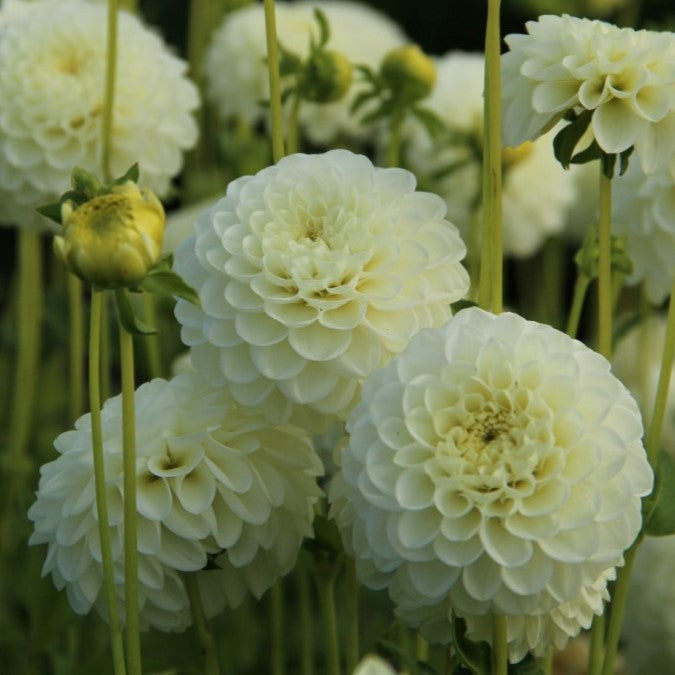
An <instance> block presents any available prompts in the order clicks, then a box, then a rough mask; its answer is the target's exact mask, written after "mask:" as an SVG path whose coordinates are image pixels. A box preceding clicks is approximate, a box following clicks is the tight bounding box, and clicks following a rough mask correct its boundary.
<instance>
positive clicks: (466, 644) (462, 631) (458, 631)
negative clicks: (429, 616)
mask: <svg viewBox="0 0 675 675" xmlns="http://www.w3.org/2000/svg"><path fill="white" fill-rule="evenodd" d="M450 626H451V629H452V643H453V645H454V647H455V650H456V652H457V658H458V659H459V661H460V662H461V664H462V665H463V666H464V667H465V668H467V670H469V672H471V673H472V674H473V675H490V672H491V670H492V656H491V654H490V646H489V645H488V644H487V643H486V642H473V641H471V640H469V639H467V637H466V622H465V621H464V619H461V618H460V617H458V616H455V615H453V617H452V622H451V624H450Z"/></svg>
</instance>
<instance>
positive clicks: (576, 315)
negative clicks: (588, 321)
mask: <svg viewBox="0 0 675 675" xmlns="http://www.w3.org/2000/svg"><path fill="white" fill-rule="evenodd" d="M590 283H591V280H590V279H589V278H588V277H587V276H586V275H585V274H584V273H583V272H581V271H579V274H578V276H577V280H576V283H575V284H574V296H573V298H572V307H571V308H570V314H569V317H568V319H567V334H568V335H569V336H570V337H573V338H575V337H576V336H577V333H578V331H579V320H580V319H581V310H582V309H583V307H584V300H585V299H586V291H588V287H589V285H590Z"/></svg>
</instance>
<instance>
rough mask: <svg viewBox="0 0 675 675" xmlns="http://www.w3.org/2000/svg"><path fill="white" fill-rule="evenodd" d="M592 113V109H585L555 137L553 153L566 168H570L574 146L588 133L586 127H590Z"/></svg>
mask: <svg viewBox="0 0 675 675" xmlns="http://www.w3.org/2000/svg"><path fill="white" fill-rule="evenodd" d="M592 115H593V111H592V110H584V112H582V113H581V114H580V115H578V116H577V117H576V118H575V119H574V120H573V121H571V122H570V123H569V124H568V125H567V126H566V127H563V128H562V129H561V130H560V131H559V132H558V133H557V134H556V137H555V138H554V139H553V153H554V154H555V158H556V159H557V160H558V161H559V162H560V163H561V164H562V165H563V167H564V168H565V169H569V166H570V162H571V161H572V154H573V153H574V148H576V146H577V143H578V142H579V141H580V140H581V137H582V136H583V135H584V133H586V129H588V125H589V124H590V123H591V117H592Z"/></svg>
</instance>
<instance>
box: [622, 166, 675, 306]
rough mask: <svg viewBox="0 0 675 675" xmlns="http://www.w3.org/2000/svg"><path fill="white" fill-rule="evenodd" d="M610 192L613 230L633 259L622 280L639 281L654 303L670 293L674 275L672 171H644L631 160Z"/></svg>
mask: <svg viewBox="0 0 675 675" xmlns="http://www.w3.org/2000/svg"><path fill="white" fill-rule="evenodd" d="M612 192H613V197H614V198H613V217H612V221H613V223H612V228H613V232H614V234H618V235H623V236H625V237H626V250H627V252H628V255H629V257H630V259H631V261H632V263H633V271H632V273H631V274H630V275H629V276H628V277H627V279H626V281H627V283H629V284H639V283H641V284H642V285H643V289H644V293H645V295H646V296H647V299H648V300H649V301H650V302H652V303H654V304H657V305H658V304H660V303H662V302H663V301H664V300H665V299H666V298H667V297H668V296H669V295H670V291H671V289H672V287H673V276H674V275H675V173H671V172H670V171H668V170H667V169H664V170H661V171H657V172H654V173H651V174H649V175H645V174H644V173H643V172H642V171H641V170H640V167H639V165H636V164H635V165H633V164H632V165H631V166H630V167H629V169H628V171H627V172H626V174H625V175H623V176H620V177H618V178H617V179H616V183H615V189H614V190H613V191H612Z"/></svg>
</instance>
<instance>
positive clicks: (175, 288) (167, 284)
mask: <svg viewBox="0 0 675 675" xmlns="http://www.w3.org/2000/svg"><path fill="white" fill-rule="evenodd" d="M139 288H142V289H143V290H144V291H148V292H149V293H157V294H158V295H168V296H170V297H178V298H182V299H183V300H187V301H188V302H191V303H192V304H193V305H197V306H199V304H200V303H199V296H198V295H197V292H196V291H195V289H194V288H192V286H188V285H187V284H186V283H185V282H184V281H183V280H182V279H181V278H180V277H179V276H178V275H177V274H176V273H175V272H174V271H173V270H171V269H167V268H166V267H165V266H164V265H162V266H161V267H160V266H159V265H156V266H155V267H153V268H151V269H150V271H149V272H148V275H147V276H146V277H145V279H143V281H141V283H140V284H139Z"/></svg>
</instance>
